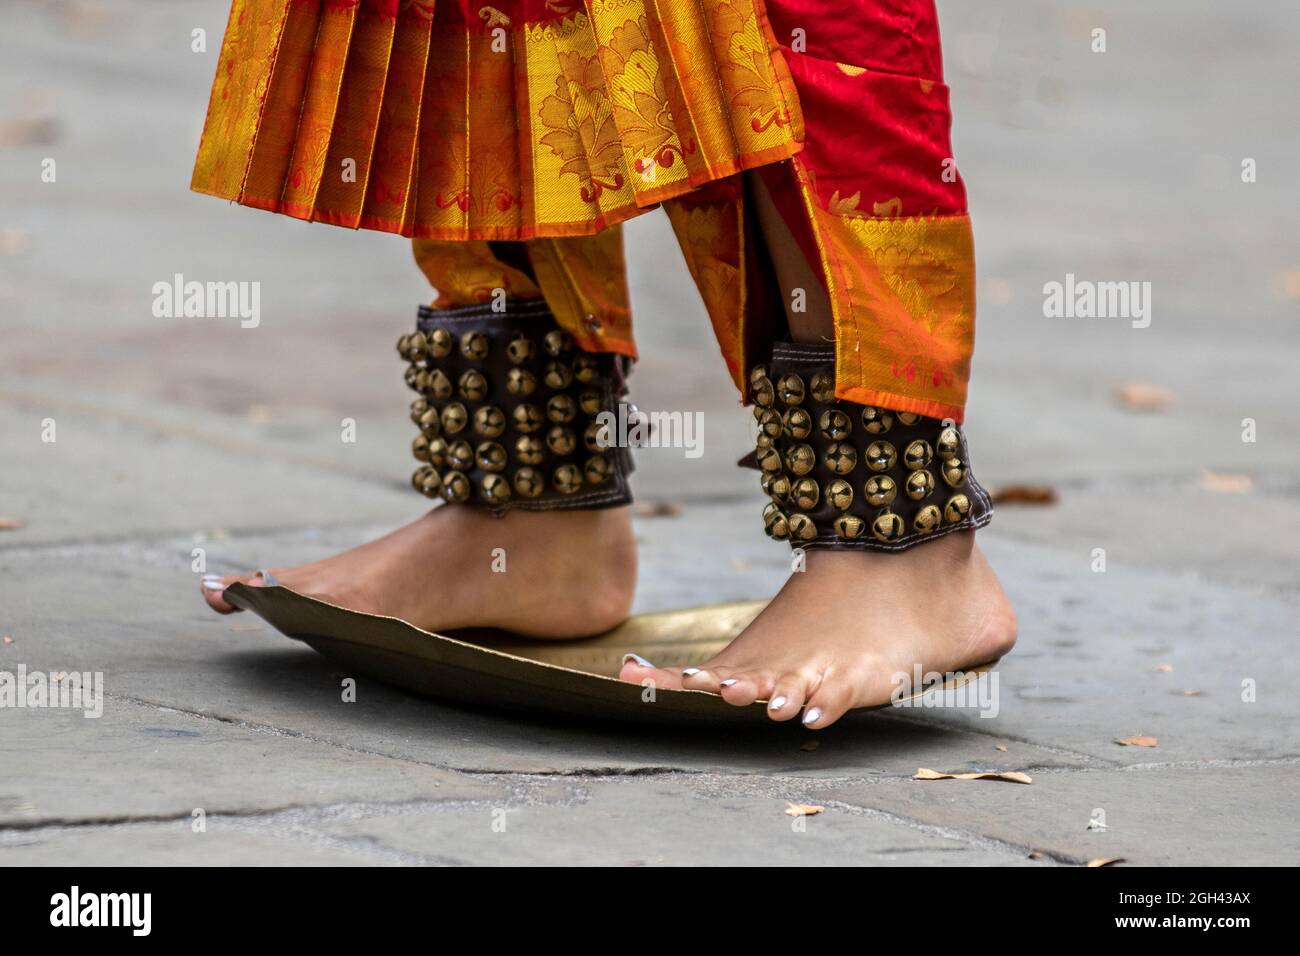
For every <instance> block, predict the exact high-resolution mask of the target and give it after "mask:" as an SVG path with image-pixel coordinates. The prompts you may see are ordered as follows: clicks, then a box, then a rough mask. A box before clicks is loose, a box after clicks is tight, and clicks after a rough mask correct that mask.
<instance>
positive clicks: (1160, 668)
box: [1152, 664, 1174, 674]
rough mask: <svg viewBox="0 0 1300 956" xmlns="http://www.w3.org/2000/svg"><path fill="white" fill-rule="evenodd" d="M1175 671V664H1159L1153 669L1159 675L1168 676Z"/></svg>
mask: <svg viewBox="0 0 1300 956" xmlns="http://www.w3.org/2000/svg"><path fill="white" fill-rule="evenodd" d="M1173 669H1174V665H1173V664H1157V665H1156V666H1155V667H1153V668H1152V670H1154V671H1155V672H1156V673H1157V674H1168V673H1169V672H1170V671H1172V670H1173Z"/></svg>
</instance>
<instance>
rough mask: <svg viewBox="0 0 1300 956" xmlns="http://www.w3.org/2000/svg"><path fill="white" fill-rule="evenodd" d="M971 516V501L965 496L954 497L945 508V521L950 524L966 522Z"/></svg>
mask: <svg viewBox="0 0 1300 956" xmlns="http://www.w3.org/2000/svg"><path fill="white" fill-rule="evenodd" d="M968 514H970V499H969V498H967V497H966V496H965V495H953V496H952V497H951V498H949V499H948V503H947V504H946V505H944V506H943V520H944V521H946V522H948V523H949V524H956V523H957V522H959V521H965V520H966V516H967V515H968Z"/></svg>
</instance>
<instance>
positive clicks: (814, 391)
mask: <svg viewBox="0 0 1300 956" xmlns="http://www.w3.org/2000/svg"><path fill="white" fill-rule="evenodd" d="M749 397H750V399H751V401H752V402H753V403H754V417H755V418H756V419H757V420H758V438H757V446H758V447H757V448H756V450H755V453H754V455H753V457H752V458H750V457H747V458H746V459H745V460H743V461H742V464H752V465H753V466H755V467H757V468H758V469H759V470H760V471H761V472H762V478H761V482H762V486H763V491H764V492H766V493H767V495H768V497H770V498H771V499H772V500H771V502H770V503H769V504H768V505H767V506H766V507H765V509H764V511H763V524H764V527H765V528H766V530H767V533H768V535H769V536H771V537H773V538H776V539H778V540H789V541H790V543H791V545H793V546H796V547H802V548H831V549H840V550H863V551H903V550H906V549H907V548H911V547H914V546H915V545H918V544H923V543H925V542H926V541H933V540H935V539H937V538H940V537H942V536H943V535H946V534H949V533H950V532H953V531H965V530H970V529H974V528H982V527H983V526H984V525H986V524H988V522H989V519H990V518H991V517H992V516H993V506H992V503H991V502H990V501H989V496H988V493H987V492H986V491H985V490H984V489H983V488H982V487H981V486H980V485H979V483H978V482H977V481H976V480H975V477H974V475H972V474H971V470H970V456H969V454H968V452H967V448H966V437H965V435H964V434H963V433H962V430H961V428H960V427H958V426H957V425H956V424H954V423H953V422H952V421H940V420H939V419H936V418H927V417H925V416H924V415H915V414H911V413H909V412H894V411H889V410H888V409H884V408H877V407H874V406H871V405H859V404H857V403H855V402H847V401H843V400H841V399H837V398H835V350H834V348H832V347H824V346H810V345H800V344H793V343H778V344H777V345H776V346H774V347H773V350H772V361H771V363H770V364H769V365H767V366H762V365H760V366H757V367H755V368H754V369H752V370H751V372H750V376H749Z"/></svg>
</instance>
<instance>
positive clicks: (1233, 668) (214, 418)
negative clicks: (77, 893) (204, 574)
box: [0, 0, 1300, 866]
mask: <svg viewBox="0 0 1300 956" xmlns="http://www.w3.org/2000/svg"><path fill="white" fill-rule="evenodd" d="M940 6H941V12H942V14H943V25H944V29H945V37H946V42H947V65H948V72H949V80H950V82H951V84H952V86H953V88H954V90H953V93H954V108H955V112H956V117H957V126H956V131H955V134H956V143H957V152H958V157H959V159H960V160H961V163H962V169H963V172H964V175H965V177H966V179H967V182H968V185H969V187H970V190H971V203H972V210H973V214H974V216H975V218H976V223H977V232H978V237H979V257H980V263H979V264H980V270H981V286H980V295H981V301H980V350H979V353H978V357H977V361H976V370H975V384H974V389H973V396H972V397H973V402H972V410H971V418H970V422H969V431H970V434H971V439H972V444H973V447H974V448H975V450H976V456H977V468H978V470H979V473H980V475H981V478H982V479H983V480H984V481H985V482H986V483H987V484H990V485H992V486H995V487H996V486H1003V487H1005V486H1006V485H1008V484H1010V483H1033V484H1037V485H1047V486H1051V487H1052V488H1054V489H1055V490H1056V492H1057V493H1058V495H1059V501H1058V503H1057V504H1055V505H1051V506H1046V507H1031V506H1014V505H1007V506H1004V507H1002V508H1001V509H1000V511H999V514H998V517H997V518H996V519H995V521H994V523H993V525H992V526H991V527H990V528H989V529H988V531H987V532H984V533H983V534H982V540H983V541H984V543H985V546H986V548H987V550H988V552H989V555H990V557H991V559H992V560H993V561H994V563H995V565H996V566H997V567H998V569H999V571H1000V572H1001V574H1002V575H1003V578H1004V580H1005V582H1006V585H1007V589H1008V591H1009V592H1010V594H1011V596H1012V599H1013V601H1014V602H1015V604H1016V606H1017V608H1018V610H1019V613H1020V620H1021V634H1022V637H1021V643H1020V646H1019V647H1018V648H1017V650H1016V652H1015V653H1014V654H1013V655H1012V656H1011V657H1010V658H1008V659H1007V660H1006V661H1005V662H1004V663H1003V664H1002V665H1001V666H1000V668H999V682H1000V684H999V688H1000V696H999V712H998V715H997V716H996V717H993V718H982V717H980V716H978V715H977V714H976V713H974V712H969V711H960V710H952V709H948V710H944V709H928V710H918V711H895V712H888V713H883V714H875V715H866V716H861V717H856V718H852V719H849V720H846V721H845V722H844V723H843V724H842V725H840V726H838V727H836V728H834V729H833V730H831V731H829V732H825V733H822V734H817V735H814V734H811V733H808V732H804V731H802V730H801V729H799V728H797V727H790V726H781V727H771V728H761V729H755V730H744V731H737V730H719V729H712V728H703V727H702V728H698V729H690V730H680V729H679V730H671V731H670V730H663V729H655V730H652V729H645V728H636V727H621V726H592V725H584V724H574V723H566V722H562V721H557V720H552V719H541V718H527V717H525V718H521V717H518V716H508V715H504V714H500V713H495V712H489V711H483V710H478V709H473V708H468V707H461V706H453V705H448V704H443V703H439V702H437V701H432V700H426V699H422V698H418V697H415V696H413V695H410V694H406V693H403V692H401V691H397V690H394V689H391V688H388V687H385V686H383V685H379V684H376V683H374V682H371V681H368V680H365V679H362V680H360V681H359V688H358V698H357V701H356V702H355V703H349V704H344V703H342V702H341V700H340V693H339V680H340V678H341V677H342V676H346V675H341V674H339V673H337V672H336V671H335V669H334V668H333V667H332V666H331V664H330V663H329V662H328V661H326V660H324V659H322V658H320V657H318V656H317V655H316V654H315V653H314V652H312V651H310V650H309V649H307V648H304V647H302V646H300V645H297V644H293V643H291V642H289V641H286V640H284V639H283V638H281V637H279V635H277V634H275V633H274V632H271V631H269V629H267V628H266V627H265V626H263V625H262V624H261V623H260V622H259V621H258V620H256V619H254V618H251V617H248V616H236V617H231V618H219V617H217V616H215V615H212V614H210V613H208V612H207V611H206V609H205V607H204V606H203V605H202V603H201V601H200V599H199V597H198V595H197V593H196V584H195V580H194V573H193V571H192V570H191V554H192V549H194V548H196V547H201V548H204V549H205V550H206V554H207V560H208V565H209V569H210V570H219V571H224V570H228V569H237V568H246V567H257V566H264V565H267V564H288V563H293V562H296V561H300V560H305V559H308V558H311V557H314V556H320V555H323V554H327V553H330V552H332V551H335V550H338V549H340V548H342V547H346V546H350V545H352V544H355V543H357V542H359V541H362V540H364V539H366V538H367V537H370V536H373V535H375V534H376V533H379V532H380V531H382V530H386V529H387V528H390V527H392V526H394V525H396V524H399V523H402V522H404V521H407V520H410V519H411V518H412V517H413V516H414V515H416V514H418V513H419V511H420V510H421V504H420V502H419V501H418V500H414V499H413V497H412V495H411V494H410V493H409V492H408V491H407V490H406V488H405V476H406V473H407V471H408V470H409V467H410V466H409V462H408V461H407V459H406V451H405V449H406V445H407V443H408V441H409V437H410V434H409V424H408V422H407V420H406V418H405V415H404V407H405V401H406V397H405V394H404V391H405V390H404V388H403V386H402V384H401V380H400V369H399V367H398V363H397V361H396V358H395V356H394V355H393V354H392V351H391V343H392V342H393V341H394V340H395V339H396V337H397V335H398V334H399V333H400V332H401V331H403V330H405V329H406V328H407V327H408V326H409V323H410V320H411V318H412V312H413V308H414V305H415V304H416V303H417V302H419V301H420V300H422V299H424V298H426V297H427V296H428V292H427V289H426V288H425V287H424V285H423V280H422V279H421V278H420V276H419V274H418V272H417V271H416V270H415V268H414V266H413V264H412V263H411V261H410V258H409V249H408V248H407V246H406V245H405V244H404V243H403V242H402V241H401V240H399V239H396V238H394V237H389V236H375V235H362V234H351V233H347V232H344V231H342V230H334V229H329V228H326V227H322V226H307V225H304V224H301V223H296V222H290V221H281V220H280V219H277V218H276V217H272V216H268V215H265V214H261V213H257V212H253V211H250V210H241V209H234V208H227V207H226V206H224V205H223V204H221V203H219V202H217V201H215V200H212V199H208V198H203V197H198V196H193V195H190V194H189V193H187V192H186V190H185V185H186V183H187V182H188V175H189V163H190V161H191V158H192V154H193V149H194V146H195V144H196V139H197V134H198V129H199V125H200V123H201V119H202V111H203V106H204V104H205V103H206V85H207V83H208V81H209V80H210V78H211V74H212V70H213V64H214V57H215V49H216V45H217V41H218V38H219V36H220V32H221V29H222V27H223V25H224V18H225V4H224V3H223V2H222V0H203V2H198V0H173V2H171V3H167V4H146V3H141V2H125V0H106V2H94V0H65V2H53V0H51V2H45V3H36V2H22V0H13V2H10V3H7V4H5V6H4V9H3V12H0V17H3V20H4V29H3V30H0V64H4V67H3V72H0V323H2V324H0V336H2V338H0V343H2V344H0V519H8V521H9V522H10V523H17V524H18V525H19V526H18V527H12V528H8V529H5V530H0V635H4V636H7V637H8V638H10V639H11V642H9V641H6V642H5V643H0V672H11V673H13V672H16V671H17V669H18V668H19V667H20V666H22V667H25V668H26V669H27V670H28V671H29V672H43V673H52V672H59V671H101V672H103V674H104V681H105V691H106V698H107V699H106V701H105V706H104V712H103V716H102V717H100V718H98V719H86V718H84V717H83V716H82V715H81V714H80V712H75V711H69V710H62V709H26V708H24V709H0V767H3V774H2V775H0V863H12V864H19V863H37V864H54V863H107V862H113V863H124V862H133V863H142V864H155V863H186V864H188V863H212V864H220V863H275V864H294V863H304V864H306V863H338V864H444V863H445V864H453V863H503V864H510V863H599V864H706V863H733V864H751V863H754V864H764V863H809V864H825V863H871V864H882V865H883V864H902V865H915V864H936V865H947V864H981V865H983V864H987V865H1037V866H1052V865H1063V864H1064V865H1071V864H1079V863H1082V862H1084V861H1087V860H1090V859H1096V858H1101V857H1122V858H1126V859H1127V860H1129V861H1130V862H1131V863H1135V864H1177V863H1199V864H1213V865H1236V864H1251V863H1275V864H1276V863H1286V864H1295V863H1296V862H1298V861H1300V837H1298V836H1297V828H1296V826H1295V822H1294V796H1293V795H1294V793H1295V792H1296V788H1297V785H1300V744H1298V740H1300V736H1298V735H1297V723H1296V718H1297V715H1298V714H1300V703H1298V702H1297V697H1296V695H1295V694H1294V692H1293V688H1294V687H1295V686H1297V684H1298V683H1300V673H1298V672H1300V667H1297V662H1296V637H1297V619H1298V615H1297V609H1298V607H1300V592H1298V589H1297V574H1296V571H1297V567H1296V564H1297V562H1296V545H1295V542H1296V540H1297V538H1298V533H1300V480H1297V477H1296V476H1297V474H1300V470H1298V469H1300V402H1297V401H1296V399H1297V391H1296V386H1295V369H1296V367H1297V361H1298V360H1300V334H1298V333H1297V319H1298V318H1300V314H1298V313H1300V247H1298V246H1297V244H1296V242H1295V230H1296V212H1297V210H1298V209H1300V187H1297V184H1296V183H1297V180H1296V175H1295V159H1294V157H1295V156H1296V155H1298V154H1300V102H1298V101H1297V100H1296V98H1295V97H1294V96H1293V95H1292V91H1294V90H1295V89H1296V88H1297V87H1300V64H1298V63H1297V61H1296V59H1295V57H1294V56H1293V55H1292V54H1293V51H1294V49H1295V47H1296V45H1297V42H1300V12H1298V11H1296V10H1292V9H1289V8H1283V7H1279V6H1278V5H1276V4H1270V3H1265V2H1263V0H1249V2H1244V0H1243V2H1239V3H1234V4H1231V5H1224V4H1211V3H1208V2H1198V3H1186V2H1182V3H1175V2H1173V0H1161V2H1150V3H1145V4H1141V5H1134V4H1129V3H1122V2H1119V0H1097V2H1092V3H1089V4H1086V5H1084V4H1074V3H1062V4H1053V5H1051V9H1038V8H1032V9H1031V8H1030V7H1029V5H1026V4H1021V3H1012V2H987V3H981V4H970V5H967V4H960V3H956V2H954V0H946V2H944V0H941V3H940ZM1099 26H1100V27H1104V28H1105V29H1106V30H1107V52H1106V53H1104V54H1097V53H1092V52H1091V51H1090V50H1089V43H1090V34H1091V31H1092V29H1093V28H1094V27H1099ZM196 27H202V28H205V29H206V30H207V33H208V51H207V52H206V53H192V52H191V51H190V37H191V31H192V30H193V29H195V28H196ZM46 157H51V158H54V159H55V160H56V161H57V171H58V179H57V182H56V183H42V182H41V181H40V177H39V174H40V168H41V162H42V160H43V159H44V158H46ZM1247 157H1249V158H1253V159H1255V160H1256V163H1257V168H1258V181H1257V182H1255V183H1251V184H1245V183H1242V182H1241V177H1240V168H1241V163H1242V160H1243V159H1244V158H1247ZM628 237H629V249H630V253H631V257H632V263H633V270H634V271H633V283H634V294H635V300H636V306H637V310H638V317H639V322H640V335H641V342H642V350H643V352H644V360H643V361H642V363H641V364H640V366H639V368H638V371H637V375H636V378H635V383H636V389H637V400H638V402H639V404H641V405H642V407H645V408H653V409H681V410H691V411H694V410H700V411H703V412H704V413H705V441H706V444H705V454H704V455H703V457H701V458H699V459H695V460H686V459H685V458H684V457H683V456H682V454H681V452H680V451H675V450H669V449H664V450H651V451H646V452H643V453H641V455H640V458H639V469H640V470H639V472H638V484H639V495H640V497H641V499H642V500H644V501H649V502H671V503H672V504H673V505H675V506H676V508H675V509H667V510H669V511H675V513H672V514H669V515H667V516H662V517H644V518H642V519H640V522H639V525H638V533H639V535H640V537H641V540H642V542H643V546H644V547H643V556H644V559H643V560H644V571H643V575H642V582H641V587H640V592H639V597H638V609H639V610H651V609H660V608H666V607H675V606H685V605H690V604H698V603H703V602H711V601H717V600H726V599H735V598H746V597H756V596H763V595H767V594H770V593H772V591H773V590H774V589H775V588H776V587H777V586H779V583H780V581H781V580H782V579H783V576H784V572H785V569H786V563H787V561H788V557H787V555H786V552H785V550H784V549H783V548H782V547H779V546H775V545H772V544H771V543H770V542H768V541H767V540H766V539H765V538H764V537H763V536H762V535H761V534H760V533H759V520H758V509H759V507H760V501H759V497H760V496H759V494H758V492H757V490H756V489H755V488H753V487H752V484H753V482H752V480H751V479H750V478H747V477H746V476H745V475H743V474H740V473H738V472H737V471H736V470H735V469H734V467H732V462H734V460H735V458H736V457H737V456H738V454H739V453H740V452H742V451H743V450H744V449H745V446H746V444H747V442H748V440H749V430H748V429H749V423H748V416H747V413H746V412H745V411H743V410H741V409H740V408H738V407H737V405H736V403H735V400H734V399H735V397H734V394H733V393H732V391H731V390H730V386H729V385H728V383H727V381H726V379H725V376H724V374H723V372H722V368H721V363H720V362H719V361H718V359H717V349H716V346H715V345H714V344H713V342H712V339H711V337H710V334H709V332H708V328H707V323H706V320H705V317H704V314H703V312H702V309H701V307H700V305H699V304H698V302H697V301H696V299H695V296H694V292H693V289H692V286H691V284H690V282H689V279H688V278H687V276H686V274H685V271H684V269H683V267H682V266H681V263H680V260H679V256H678V254H677V252H676V249H675V245H674V244H673V242H672V239H671V236H670V231H669V230H668V227H667V224H666V222H665V221H664V219H663V218H662V216H661V215H660V214H654V215H651V216H647V217H644V218H642V219H640V220H638V221H636V222H634V223H632V224H631V225H630V226H629V228H628ZM178 272H179V273H183V274H184V275H185V276H186V277H187V278H194V279H204V280H206V279H215V280H260V281H261V283H262V289H263V300H262V302H263V319H262V324H261V325H260V326H259V327H258V328H256V329H241V328H239V326H238V324H237V323H236V322H234V321H230V320H214V319H204V320H197V319H191V320H170V319H156V318H153V317H152V315H151V312H150V301H151V292H150V289H151V286H152V285H153V283H154V282H157V281H166V280H168V279H170V277H171V276H172V275H173V274H175V273H178ZM1066 273H1074V274H1075V275H1077V276H1078V277H1080V278H1086V279H1093V280H1098V281H1119V280H1139V281H1150V282H1151V283H1152V287H1153V313H1152V322H1151V325H1150V327H1149V328H1141V329H1139V328H1133V327H1132V326H1131V324H1130V323H1129V322H1128V321H1126V320H1122V319H1074V320H1071V319H1047V318H1044V317H1043V310H1042V287H1043V284H1044V283H1045V282H1048V281H1053V280H1055V281H1063V280H1064V277H1065V274H1066ZM682 369H687V370H689V373H690V374H689V375H684V374H682ZM1124 383H1141V384H1147V385H1154V386H1159V387H1161V388H1164V389H1168V390H1169V391H1170V392H1171V393H1172V395H1173V401H1172V403H1171V404H1169V405H1168V407H1165V408H1163V409H1162V410H1158V411H1153V412H1147V413H1139V412H1135V411H1134V410H1132V409H1130V408H1127V407H1124V406H1123V405H1121V404H1120V403H1118V402H1117V401H1116V400H1115V398H1114V390H1115V388H1116V387H1117V386H1118V385H1121V384H1124ZM345 418H351V419H354V420H355V421H356V423H357V435H358V441H357V442H356V443H353V444H346V443H343V442H341V441H340V438H339V435H340V422H341V421H342V420H343V419H345ZM1247 418H1249V419H1253V420H1254V422H1255V427H1256V429H1257V440H1256V441H1254V442H1243V441H1242V427H1243V426H1242V422H1243V419H1247ZM47 419H53V421H54V424H55V426H56V429H57V441H55V442H52V443H51V442H45V441H42V440H41V438H42V431H43V430H44V429H45V428H46V427H47V424H46V420H47ZM1096 549H1104V551H1105V562H1106V563H1105V571H1104V572H1103V573H1099V572H1097V571H1095V570H1094V567H1095V566H1096V557H1095V554H1096ZM1137 735H1145V736H1151V737H1155V738H1156V739H1157V741H1158V745H1157V746H1156V747H1155V748H1154V749H1152V748H1140V747H1126V746H1120V745H1118V744H1116V743H1115V740H1116V739H1117V738H1121V737H1129V736H1137ZM812 739H815V740H816V742H817V746H816V747H815V749H810V748H808V747H807V746H806V745H807V742H808V741H809V740H812ZM920 767H926V768H932V769H935V770H940V771H949V772H963V771H971V770H1020V771H1023V772H1025V773H1028V774H1029V775H1030V776H1031V777H1032V778H1033V783H1032V784H1030V785H1029V786H1024V785H1018V784H1012V783H1003V782H990V781H934V782H930V781H924V782H923V781H916V780H913V779H911V775H912V774H913V773H914V772H915V771H916V770H917V769H918V768H920ZM785 801H794V802H803V803H814V804H819V805H821V806H823V807H825V810H824V812H823V813H821V814H820V815H818V816H816V817H812V818H808V819H806V820H802V821H792V819H791V818H790V817H788V816H785V815H783V813H782V810H783V808H784V807H785ZM196 811H202V816H203V819H204V821H205V824H206V829H205V830H204V831H203V832H195V827H194V825H193V820H194V819H195V812H196ZM1093 819H1098V820H1101V819H1104V822H1105V824H1106V829H1104V830H1103V829H1090V828H1089V823H1090V820H1093ZM797 824H804V825H803V826H799V825H797ZM1033 851H1037V852H1034V853H1033V858H1032V859H1031V852H1033Z"/></svg>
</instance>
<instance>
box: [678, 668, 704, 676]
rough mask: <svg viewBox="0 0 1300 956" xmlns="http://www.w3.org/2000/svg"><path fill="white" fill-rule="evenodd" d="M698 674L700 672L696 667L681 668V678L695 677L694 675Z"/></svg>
mask: <svg viewBox="0 0 1300 956" xmlns="http://www.w3.org/2000/svg"><path fill="white" fill-rule="evenodd" d="M699 672H700V669H699V668H698V667H685V668H682V676H683V677H694V676H695V675H696V674H698V673H699Z"/></svg>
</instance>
